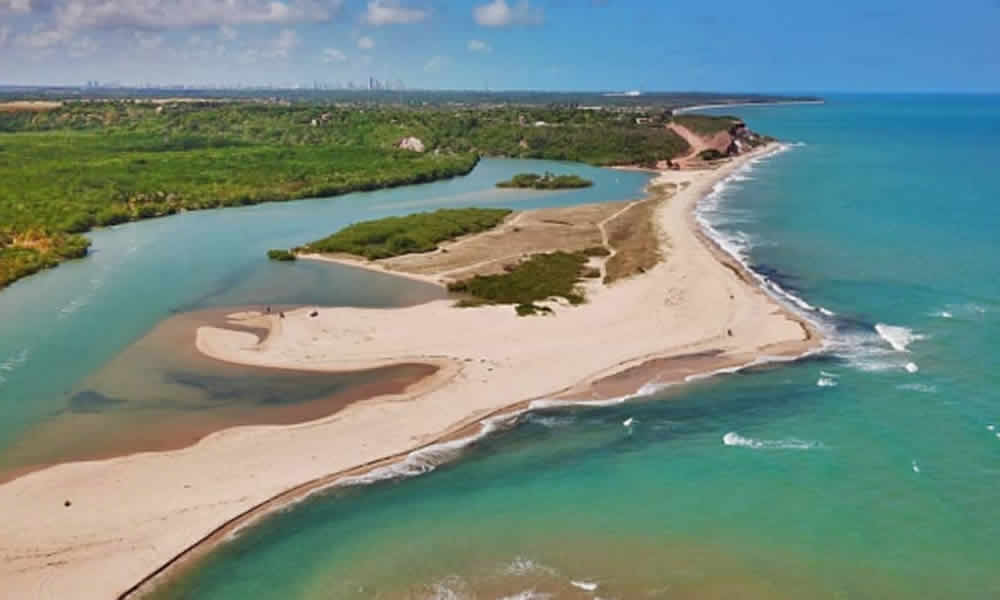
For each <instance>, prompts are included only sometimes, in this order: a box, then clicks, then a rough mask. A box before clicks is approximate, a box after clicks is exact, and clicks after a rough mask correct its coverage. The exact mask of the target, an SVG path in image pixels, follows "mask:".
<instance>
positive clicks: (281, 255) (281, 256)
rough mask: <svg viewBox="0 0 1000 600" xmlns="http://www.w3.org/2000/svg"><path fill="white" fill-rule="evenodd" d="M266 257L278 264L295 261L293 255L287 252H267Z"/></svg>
mask: <svg viewBox="0 0 1000 600" xmlns="http://www.w3.org/2000/svg"><path fill="white" fill-rule="evenodd" d="M267 257H268V258H270V259H271V260H276V261H278V262H291V261H293V260H295V253H294V252H289V251H288V250H268V251H267Z"/></svg>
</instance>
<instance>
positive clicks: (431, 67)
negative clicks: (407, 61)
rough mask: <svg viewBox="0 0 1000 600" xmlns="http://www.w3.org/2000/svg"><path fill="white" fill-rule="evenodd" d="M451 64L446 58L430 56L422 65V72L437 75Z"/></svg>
mask: <svg viewBox="0 0 1000 600" xmlns="http://www.w3.org/2000/svg"><path fill="white" fill-rule="evenodd" d="M449 63H451V59H449V58H448V57H447V56H432V57H431V58H430V60H428V61H427V63H426V64H425V65H424V71H426V72H428V73H439V72H441V70H442V69H444V68H445V67H446V66H448V64H449Z"/></svg>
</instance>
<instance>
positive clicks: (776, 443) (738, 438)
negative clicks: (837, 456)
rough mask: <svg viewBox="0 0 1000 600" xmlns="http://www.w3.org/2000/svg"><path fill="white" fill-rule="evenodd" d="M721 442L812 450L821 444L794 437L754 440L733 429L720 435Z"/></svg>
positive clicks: (741, 445)
mask: <svg viewBox="0 0 1000 600" xmlns="http://www.w3.org/2000/svg"><path fill="white" fill-rule="evenodd" d="M722 443H723V445H725V446H737V447H740V448H750V449H752V450H812V449H814V448H821V447H822V446H823V445H822V444H821V443H820V442H813V441H809V440H799V439H795V438H789V439H787V440H756V439H754V438H747V437H743V436H742V435H740V434H738V433H736V432H735V431H730V432H729V433H727V434H726V435H724V436H722Z"/></svg>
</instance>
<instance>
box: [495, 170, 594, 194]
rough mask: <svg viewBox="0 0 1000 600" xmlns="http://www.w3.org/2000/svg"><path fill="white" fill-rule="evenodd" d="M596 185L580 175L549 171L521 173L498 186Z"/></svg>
mask: <svg viewBox="0 0 1000 600" xmlns="http://www.w3.org/2000/svg"><path fill="white" fill-rule="evenodd" d="M592 185H594V182H593V181H590V180H589V179H584V178H583V177H580V176H579V175H556V174H554V173H550V172H548V171H546V172H545V174H544V175H539V174H537V173H520V174H518V175H515V176H514V177H512V178H511V179H508V180H507V181H501V182H499V183H498V184H497V187H498V188H519V189H530V190H568V189H576V188H586V187H590V186H592Z"/></svg>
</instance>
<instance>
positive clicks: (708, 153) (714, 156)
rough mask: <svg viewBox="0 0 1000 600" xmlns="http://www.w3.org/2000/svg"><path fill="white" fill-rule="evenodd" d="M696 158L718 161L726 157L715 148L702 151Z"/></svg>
mask: <svg viewBox="0 0 1000 600" xmlns="http://www.w3.org/2000/svg"><path fill="white" fill-rule="evenodd" d="M698 158H700V159H701V160H720V159H723V158H726V155H725V154H723V153H721V152H719V151H718V150H716V149H715V148H708V149H707V150H702V151H701V152H699V153H698Z"/></svg>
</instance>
